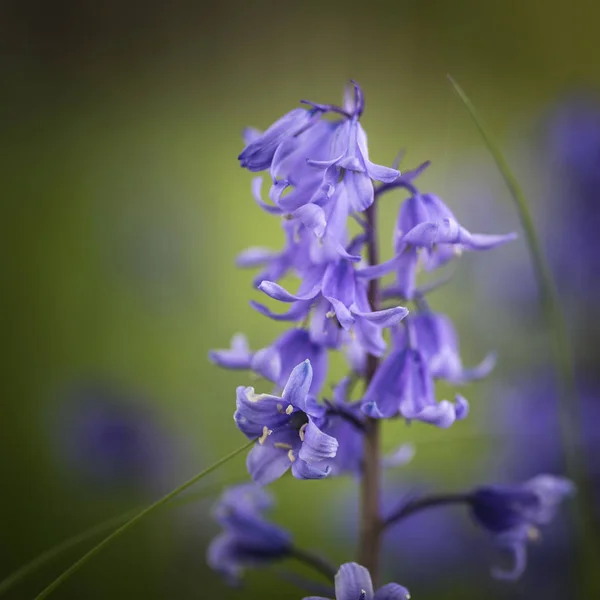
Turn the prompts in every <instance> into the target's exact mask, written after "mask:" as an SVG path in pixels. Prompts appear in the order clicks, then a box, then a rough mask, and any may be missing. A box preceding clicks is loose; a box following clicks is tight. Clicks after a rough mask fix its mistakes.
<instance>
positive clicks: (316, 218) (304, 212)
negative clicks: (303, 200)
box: [293, 204, 327, 238]
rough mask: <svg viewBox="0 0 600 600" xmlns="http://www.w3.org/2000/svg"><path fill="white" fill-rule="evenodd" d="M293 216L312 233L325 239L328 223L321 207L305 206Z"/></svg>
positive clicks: (314, 205)
mask: <svg viewBox="0 0 600 600" xmlns="http://www.w3.org/2000/svg"><path fill="white" fill-rule="evenodd" d="M293 216H294V217H295V218H296V219H299V220H300V221H301V223H302V224H303V225H304V227H306V228H307V229H309V230H310V231H312V232H313V233H314V234H315V235H316V236H317V237H318V238H322V237H323V234H324V233H325V227H326V225H327V221H326V220H325V213H324V212H323V209H322V208H321V207H320V206H317V205H316V204H305V205H304V206H301V207H300V208H298V209H297V210H295V211H294V213H293Z"/></svg>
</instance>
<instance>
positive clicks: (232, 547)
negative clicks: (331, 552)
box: [207, 484, 293, 585]
mask: <svg viewBox="0 0 600 600" xmlns="http://www.w3.org/2000/svg"><path fill="white" fill-rule="evenodd" d="M272 505H273V501H272V497H271V496H270V495H269V494H267V492H265V491H264V490H263V489H262V488H260V487H258V486H256V485H255V484H243V485H238V486H234V487H230V488H226V489H225V491H224V492H223V494H222V496H221V498H220V500H219V502H218V503H217V504H216V505H215V506H214V507H213V511H212V514H213V517H214V518H215V519H216V520H217V521H218V522H219V524H220V525H221V526H222V527H223V531H222V533H220V534H219V535H218V536H217V537H216V538H215V539H214V540H213V541H212V542H211V544H210V545H209V547H208V550H207V562H208V564H209V566H210V567H211V568H213V569H214V570H215V571H217V572H219V573H221V574H222V575H223V576H224V577H225V578H226V579H227V581H228V583H230V584H232V585H233V584H236V583H238V580H239V578H240V576H241V574H242V572H243V570H244V568H246V567H254V566H259V565H263V564H268V563H270V562H272V561H275V560H279V559H281V558H284V557H285V556H288V555H289V553H290V552H291V550H292V547H293V546H292V538H291V536H290V535H289V533H288V532H287V531H285V530H283V529H281V528H280V527H278V526H277V525H274V524H273V523H269V522H268V521H266V520H265V518H264V516H263V513H264V512H265V511H267V510H268V509H270V508H271V507H272Z"/></svg>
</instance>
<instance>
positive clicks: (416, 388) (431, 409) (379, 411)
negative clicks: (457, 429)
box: [362, 346, 469, 428]
mask: <svg viewBox="0 0 600 600" xmlns="http://www.w3.org/2000/svg"><path fill="white" fill-rule="evenodd" d="M362 410H363V411H364V412H365V413H366V414H367V415H369V416H370V417H374V418H377V419H383V418H386V419H389V418H391V417H394V416H401V417H403V418H405V419H407V420H409V421H412V420H416V421H423V422H425V423H431V424H432V425H436V426H437V427H442V428H446V427H450V426H451V425H452V424H453V423H454V421H457V420H461V419H464V418H465V417H466V416H467V414H468V411H469V404H468V402H467V401H466V400H465V399H464V398H463V397H462V396H460V395H459V394H457V395H456V400H455V403H454V404H452V403H451V402H448V401H447V400H442V401H441V402H437V400H436V398H435V389H434V384H433V378H432V375H431V372H430V370H429V367H428V365H427V362H426V360H425V358H424V356H423V354H422V353H421V352H420V351H419V350H418V349H415V348H412V347H410V346H407V347H404V348H400V349H397V350H393V351H392V352H390V354H389V355H388V356H387V357H386V358H385V359H384V360H383V362H382V363H381V365H380V366H379V368H378V369H377V371H376V373H375V376H374V377H373V379H372V380H371V382H370V384H369V386H368V388H367V390H366V392H365V395H364V397H363V400H362Z"/></svg>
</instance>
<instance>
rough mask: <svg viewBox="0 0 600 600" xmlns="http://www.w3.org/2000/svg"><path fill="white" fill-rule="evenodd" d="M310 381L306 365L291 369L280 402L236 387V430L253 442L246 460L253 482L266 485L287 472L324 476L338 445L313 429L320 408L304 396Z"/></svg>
mask: <svg viewBox="0 0 600 600" xmlns="http://www.w3.org/2000/svg"><path fill="white" fill-rule="evenodd" d="M311 382H312V367H311V365H310V361H308V360H306V361H304V362H302V363H300V364H299V365H297V366H296V367H295V368H294V369H293V370H292V373H291V374H290V377H289V379H288V382H287V384H286V386H285V388H284V390H283V393H282V395H281V397H278V396H272V395H270V394H256V393H255V392H254V388H252V387H243V386H242V387H238V388H237V410H236V412H235V415H234V419H235V422H236V425H237V426H238V428H239V429H240V430H241V431H242V432H243V433H244V434H245V435H246V436H248V437H249V438H258V441H257V443H256V445H255V446H254V448H252V450H251V451H250V453H249V454H248V459H247V461H246V466H247V467H248V472H249V473H250V475H251V476H252V479H253V480H254V481H256V482H257V483H260V484H261V485H266V484H268V483H271V482H272V481H274V480H275V479H278V478H279V477H281V476H282V475H283V474H284V473H285V472H286V471H288V469H290V468H291V469H292V474H293V475H294V477H296V478H298V479H322V478H323V477H326V476H327V475H329V473H330V471H331V466H330V464H329V461H330V460H331V459H332V458H334V457H335V455H336V452H337V449H338V442H337V440H336V439H335V438H334V437H331V436H330V435H327V434H325V433H323V431H322V430H321V429H320V427H319V425H318V423H319V421H320V419H322V417H323V416H324V413H325V409H324V408H323V407H322V406H319V405H318V404H317V402H316V400H315V399H314V398H313V397H312V396H309V389H310V385H311Z"/></svg>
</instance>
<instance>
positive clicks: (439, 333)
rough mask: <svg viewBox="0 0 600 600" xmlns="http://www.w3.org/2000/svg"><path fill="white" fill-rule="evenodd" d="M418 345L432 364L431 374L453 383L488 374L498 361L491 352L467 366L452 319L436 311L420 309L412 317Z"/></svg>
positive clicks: (479, 377)
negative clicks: (473, 364) (479, 360)
mask: <svg viewBox="0 0 600 600" xmlns="http://www.w3.org/2000/svg"><path fill="white" fill-rule="evenodd" d="M409 319H410V322H411V325H412V328H413V331H414V339H415V345H416V346H417V348H418V349H419V351H420V353H421V355H422V356H423V359H424V360H425V362H426V363H427V366H428V367H429V372H430V373H431V375H432V377H434V378H440V379H444V380H446V381H448V382H450V383H455V384H461V383H466V382H469V381H474V380H477V379H482V378H483V377H486V376H487V375H489V373H490V372H491V371H492V369H493V368H494V365H495V363H496V356H495V354H489V355H488V356H487V357H486V358H484V359H483V361H482V362H481V363H480V364H479V365H477V366H475V367H473V368H471V369H465V368H464V367H463V365H462V361H461V358H460V354H459V351H458V335H457V334H456V330H455V328H454V325H453V324H452V321H451V320H450V318H449V317H447V316H446V315H442V314H438V313H433V312H429V311H427V312H419V313H416V314H413V315H411V316H410V317H409Z"/></svg>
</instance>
